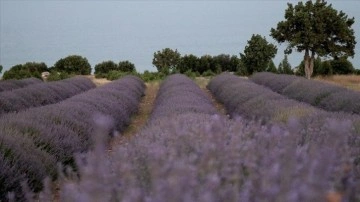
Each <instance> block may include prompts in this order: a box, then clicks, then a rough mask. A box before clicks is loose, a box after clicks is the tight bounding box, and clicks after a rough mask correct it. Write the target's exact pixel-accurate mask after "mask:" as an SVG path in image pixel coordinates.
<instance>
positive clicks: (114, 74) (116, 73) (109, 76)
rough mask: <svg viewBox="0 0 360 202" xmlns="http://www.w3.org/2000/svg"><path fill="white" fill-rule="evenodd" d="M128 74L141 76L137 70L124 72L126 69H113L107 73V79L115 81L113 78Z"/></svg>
mask: <svg viewBox="0 0 360 202" xmlns="http://www.w3.org/2000/svg"><path fill="white" fill-rule="evenodd" d="M127 75H134V76H138V77H141V76H140V74H139V73H137V72H136V71H133V72H124V71H119V70H112V71H110V72H108V73H107V74H106V79H107V80H110V81H113V80H116V79H120V78H121V77H124V76H127Z"/></svg>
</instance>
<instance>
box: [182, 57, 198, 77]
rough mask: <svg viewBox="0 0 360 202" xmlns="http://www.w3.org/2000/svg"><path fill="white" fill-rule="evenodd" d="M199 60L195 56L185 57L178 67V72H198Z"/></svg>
mask: <svg viewBox="0 0 360 202" xmlns="http://www.w3.org/2000/svg"><path fill="white" fill-rule="evenodd" d="M199 65H200V62H199V58H198V57H197V56H195V55H193V54H190V55H184V56H183V57H181V60H180V63H179V65H178V67H177V69H178V71H179V72H180V73H182V74H183V73H185V72H186V71H189V70H190V71H192V72H195V71H198V69H199Z"/></svg>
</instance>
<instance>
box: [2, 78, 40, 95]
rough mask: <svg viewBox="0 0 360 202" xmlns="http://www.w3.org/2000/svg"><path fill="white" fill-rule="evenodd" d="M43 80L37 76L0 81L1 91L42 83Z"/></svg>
mask: <svg viewBox="0 0 360 202" xmlns="http://www.w3.org/2000/svg"><path fill="white" fill-rule="evenodd" d="M41 82H42V80H40V79H37V78H27V79H21V80H5V81H0V92H3V91H9V90H14V89H18V88H23V87H25V86H28V85H32V84H37V83H41Z"/></svg>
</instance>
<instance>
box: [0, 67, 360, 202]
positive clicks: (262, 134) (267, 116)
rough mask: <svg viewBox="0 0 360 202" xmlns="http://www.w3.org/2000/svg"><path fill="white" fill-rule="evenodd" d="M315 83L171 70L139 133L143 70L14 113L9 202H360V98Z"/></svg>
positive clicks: (4, 171) (7, 145) (1, 167)
mask: <svg viewBox="0 0 360 202" xmlns="http://www.w3.org/2000/svg"><path fill="white" fill-rule="evenodd" d="M278 77H279V78H278ZM307 82H308V83H307ZM314 82H315V81H311V80H303V79H301V78H298V77H290V76H289V77H288V76H282V75H281V76H280V75H272V74H267V73H258V74H255V75H254V76H253V77H252V78H250V79H244V78H240V77H237V76H234V75H231V74H228V73H223V74H220V75H217V76H215V77H213V78H211V80H210V82H209V83H208V85H207V89H202V88H200V87H199V85H197V84H196V82H194V81H193V80H191V79H190V78H188V77H186V76H184V75H181V74H174V75H170V76H168V77H166V78H165V79H164V80H163V81H162V82H161V83H160V87H159V90H158V91H157V94H156V98H155V101H154V104H153V106H152V111H151V113H150V114H149V115H148V117H147V122H146V124H145V125H142V126H141V128H140V129H139V131H138V132H136V133H135V134H133V135H131V136H130V137H127V138H123V137H122V135H121V134H122V133H123V131H126V130H127V128H128V126H129V124H134V122H136V116H135V118H134V115H136V114H137V116H138V115H139V113H141V112H139V111H141V110H139V108H140V107H139V106H141V103H142V102H143V100H146V99H144V96H145V98H146V97H147V96H150V95H149V94H144V92H145V88H146V85H145V84H144V82H143V81H142V80H141V79H139V78H137V77H134V76H126V77H123V78H121V79H119V80H116V81H113V82H110V83H109V84H105V85H103V86H100V87H96V88H89V89H86V90H84V92H82V93H80V92H79V93H77V94H76V95H75V94H74V95H70V96H69V98H67V99H64V100H62V101H57V102H54V103H53V104H47V105H45V106H36V107H35V106H33V107H30V108H29V109H26V110H22V111H20V112H17V113H13V112H8V113H5V114H3V115H2V116H1V117H0V154H1V155H0V185H1V188H0V201H80V202H81V201H84V202H85V201H245V202H247V201H249V202H250V201H299V202H300V201H339V202H340V201H360V136H359V135H360V116H359V113H358V111H357V109H358V108H357V105H356V103H355V102H352V101H353V100H355V101H356V99H357V96H358V93H357V92H355V91H351V90H346V89H343V88H341V87H336V86H332V85H329V84H324V83H316V84H314ZM36 85H39V84H36ZM30 86H35V85H30ZM84 86H90V85H85V84H84ZM147 86H148V87H149V85H148V84H147ZM309 86H314V88H310V87H309ZM318 86H319V88H317V87H318ZM20 89H21V88H20ZM305 89H306V90H305ZM320 89H323V90H320ZM10 92H12V91H10ZM66 93H67V92H64V94H66ZM29 94H31V93H29ZM338 96H340V97H342V98H344V99H343V100H340V98H338ZM326 103H327V104H326ZM344 103H346V104H344ZM334 105H335V106H334ZM219 106H223V107H224V108H225V111H226V112H225V113H222V112H221V111H223V110H220V109H219V108H218V107H219ZM327 106H329V107H327ZM331 107H333V108H331ZM140 115H141V114H140ZM139 127H140V126H139ZM116 138H122V141H119V143H118V144H116V145H112V147H111V149H109V145H110V144H109V143H110V142H111V141H114V139H116ZM59 165H61V166H59ZM55 185H56V186H55ZM54 186H55V187H56V189H54Z"/></svg>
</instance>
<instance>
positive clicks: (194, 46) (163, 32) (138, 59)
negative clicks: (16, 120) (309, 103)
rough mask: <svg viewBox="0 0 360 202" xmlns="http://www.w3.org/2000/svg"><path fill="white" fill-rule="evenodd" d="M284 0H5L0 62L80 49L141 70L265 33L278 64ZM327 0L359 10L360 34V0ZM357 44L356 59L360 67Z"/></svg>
mask: <svg viewBox="0 0 360 202" xmlns="http://www.w3.org/2000/svg"><path fill="white" fill-rule="evenodd" d="M287 2H288V1H283V0H277V1H275V0H274V1H271V0H262V1H250V0H239V1H200V0H199V1H153V0H149V1H114V0H113V1H110V0H109V1H107V0H105V1H95V0H92V1H85V0H83V1H80V0H77V1H71V0H67V1H56V0H52V1H44V0H27V1H26V0H11V1H10V0H0V64H2V65H3V66H4V68H5V69H9V68H10V67H12V66H14V65H16V64H23V63H25V62H31V61H36V62H45V63H46V64H47V65H48V66H52V65H54V63H55V62H56V61H57V60H59V59H60V58H64V57H66V56H68V55H72V54H78V55H82V56H84V57H86V58H87V59H88V60H89V62H90V64H91V65H92V67H94V66H95V65H96V64H97V63H100V62H102V61H105V60H113V61H115V62H119V61H122V60H129V61H131V62H133V63H134V64H135V66H136V68H137V70H138V71H140V72H143V71H144V70H150V71H154V70H155V67H154V66H153V65H152V64H151V62H152V57H153V53H154V52H156V51H158V50H161V49H163V48H167V47H169V48H172V49H177V50H178V51H179V52H180V53H181V54H182V55H185V54H195V55H197V56H201V55H205V54H210V55H217V54H222V53H224V54H230V55H237V56H239V53H240V52H243V50H244V48H245V46H246V43H247V40H249V39H250V38H251V35H252V34H260V35H262V36H265V37H266V39H267V40H268V41H269V42H271V43H274V44H275V45H277V46H278V49H279V50H278V54H277V56H276V57H275V59H274V62H275V64H276V65H277V64H278V63H279V62H280V61H281V59H282V58H283V57H284V54H283V49H284V47H285V45H281V46H280V45H279V44H277V43H276V42H275V41H274V40H273V39H272V38H271V37H270V36H269V34H270V29H271V28H272V27H275V26H276V24H277V23H278V22H279V21H281V20H283V19H284V11H285V9H286V7H287V5H286V4H287ZM290 2H292V3H296V2H297V1H290ZM328 2H329V3H332V4H333V7H334V8H336V9H338V10H343V11H344V12H345V13H347V14H348V15H349V16H350V17H355V24H354V26H353V28H354V30H355V33H356V38H357V40H358V39H359V38H360V36H359V32H360V12H358V11H359V10H360V1H357V0H347V1H346V0H345V1H340V0H339V1H336V0H330V1H328ZM358 19H359V20H358ZM358 21H359V22H358ZM359 46H360V45H357V46H356V50H355V51H356V55H355V58H354V59H352V60H351V61H352V62H353V64H354V66H355V67H358V68H360V58H359V56H358V54H360V51H359ZM302 58H303V53H296V52H294V53H293V54H291V55H290V56H289V60H290V63H291V64H292V66H293V67H294V66H297V65H298V64H299V63H300V61H301V60H302Z"/></svg>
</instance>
